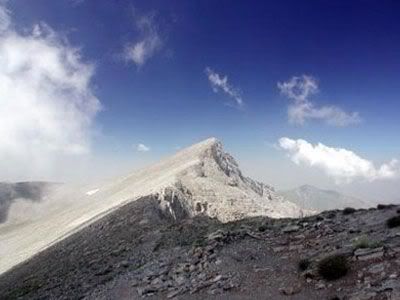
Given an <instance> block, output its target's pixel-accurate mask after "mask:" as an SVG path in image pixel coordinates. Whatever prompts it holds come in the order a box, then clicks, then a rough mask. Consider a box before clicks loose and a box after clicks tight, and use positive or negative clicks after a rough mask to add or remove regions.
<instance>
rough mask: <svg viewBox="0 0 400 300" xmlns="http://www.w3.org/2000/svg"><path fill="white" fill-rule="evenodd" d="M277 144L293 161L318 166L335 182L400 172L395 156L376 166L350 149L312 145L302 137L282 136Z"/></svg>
mask: <svg viewBox="0 0 400 300" xmlns="http://www.w3.org/2000/svg"><path fill="white" fill-rule="evenodd" d="M279 146H280V147H281V148H282V149H283V150H285V151H287V153H288V156H289V157H290V159H291V160H292V161H293V162H294V163H295V164H297V165H301V164H302V165H305V166H309V167H316V168H319V169H321V170H322V171H324V172H325V173H326V174H327V175H328V176H330V177H332V178H334V179H335V181H336V182H337V183H341V182H351V181H353V180H355V179H364V180H368V181H374V180H378V179H393V178H396V177H398V176H399V174H400V168H399V166H398V161H397V160H395V159H393V160H392V161H391V162H389V163H386V164H382V165H381V166H380V167H375V165H374V164H373V163H372V162H371V161H369V160H366V159H364V158H362V157H360V156H358V155H357V154H355V153H354V152H352V151H349V150H346V149H343V148H331V147H328V146H325V145H324V144H321V143H318V144H317V145H312V144H310V143H309V142H307V141H305V140H301V139H298V140H292V139H290V138H287V137H283V138H281V139H279Z"/></svg>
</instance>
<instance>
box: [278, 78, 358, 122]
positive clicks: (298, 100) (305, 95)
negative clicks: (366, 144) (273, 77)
mask: <svg viewBox="0 0 400 300" xmlns="http://www.w3.org/2000/svg"><path fill="white" fill-rule="evenodd" d="M277 86H278V88H279V90H280V92H281V94H282V95H285V96H286V97H287V98H289V99H290V100H291V101H292V103H291V104H290V105H289V107H288V117H289V122H290V123H293V124H298V125H303V124H304V123H305V122H306V121H307V120H309V119H311V120H312V119H314V120H323V121H325V123H327V124H329V125H333V126H338V127H345V126H348V125H353V124H358V123H360V122H361V118H360V116H359V113H358V112H353V113H347V112H345V111H344V110H342V109H341V108H340V107H337V106H333V105H329V106H320V107H318V106H316V105H315V104H314V103H313V102H312V101H311V100H310V97H311V96H312V95H314V94H316V93H318V90H319V88H318V82H317V80H316V79H315V78H314V77H312V76H308V75H302V76H294V77H292V78H291V79H289V80H288V81H285V82H278V84H277Z"/></svg>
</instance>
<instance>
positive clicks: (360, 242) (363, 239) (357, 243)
mask: <svg viewBox="0 0 400 300" xmlns="http://www.w3.org/2000/svg"><path fill="white" fill-rule="evenodd" d="M380 246H382V243H381V242H378V241H372V240H370V239H369V238H368V236H366V235H362V236H360V237H358V238H356V239H355V240H354V242H353V248H354V250H357V249H364V248H378V247H380Z"/></svg>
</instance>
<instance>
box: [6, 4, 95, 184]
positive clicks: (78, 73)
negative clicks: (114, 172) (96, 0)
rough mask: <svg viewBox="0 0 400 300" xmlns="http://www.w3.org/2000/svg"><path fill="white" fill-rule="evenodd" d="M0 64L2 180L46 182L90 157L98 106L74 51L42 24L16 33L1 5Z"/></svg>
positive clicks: (88, 71) (87, 69)
mask: <svg viewBox="0 0 400 300" xmlns="http://www.w3.org/2000/svg"><path fill="white" fill-rule="evenodd" d="M0 65H1V68H0V104H1V105H0V180H16V179H20V178H24V179H25V178H32V177H34V176H36V175H37V174H41V175H42V177H46V175H47V174H51V173H52V171H51V169H52V168H60V167H62V166H61V165H57V162H58V161H62V160H63V157H66V156H68V157H70V156H76V155H82V154H85V153H88V152H89V150H90V136H91V131H92V130H91V128H92V123H93V118H94V117H95V115H96V113H97V112H98V111H99V109H100V102H99V100H98V99H97V98H96V97H95V96H94V95H93V92H92V89H91V86H90V82H91V79H92V76H93V73H94V69H93V66H92V65H90V64H87V63H85V62H83V61H82V58H81V57H80V54H79V51H78V50H77V49H75V48H73V47H71V46H70V45H69V44H68V42H67V41H66V40H65V39H63V38H61V37H60V36H58V35H57V34H56V33H55V32H54V31H53V30H52V29H51V28H49V27H48V26H47V25H46V24H36V25H34V26H33V28H32V30H31V32H29V33H21V32H19V31H17V30H16V29H15V28H14V24H13V23H12V20H11V19H10V14H9V12H8V11H7V10H6V8H5V7H4V5H2V4H1V2H0ZM70 167H72V166H70Z"/></svg>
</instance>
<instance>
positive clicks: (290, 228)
mask: <svg viewBox="0 0 400 300" xmlns="http://www.w3.org/2000/svg"><path fill="white" fill-rule="evenodd" d="M299 229H300V226H298V225H289V226H287V227H285V228H283V229H282V232H283V233H291V232H296V231H299Z"/></svg>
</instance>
